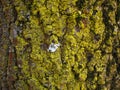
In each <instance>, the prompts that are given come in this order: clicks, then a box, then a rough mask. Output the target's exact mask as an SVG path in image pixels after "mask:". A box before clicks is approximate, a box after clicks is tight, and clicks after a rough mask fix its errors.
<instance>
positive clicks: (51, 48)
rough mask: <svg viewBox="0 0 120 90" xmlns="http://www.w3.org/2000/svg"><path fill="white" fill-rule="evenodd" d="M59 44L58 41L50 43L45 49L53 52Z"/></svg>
mask: <svg viewBox="0 0 120 90" xmlns="http://www.w3.org/2000/svg"><path fill="white" fill-rule="evenodd" d="M59 46H60V43H58V44H54V43H51V44H50V45H49V48H48V49H47V51H48V52H55V51H56V50H57V48H58V47H59Z"/></svg>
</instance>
